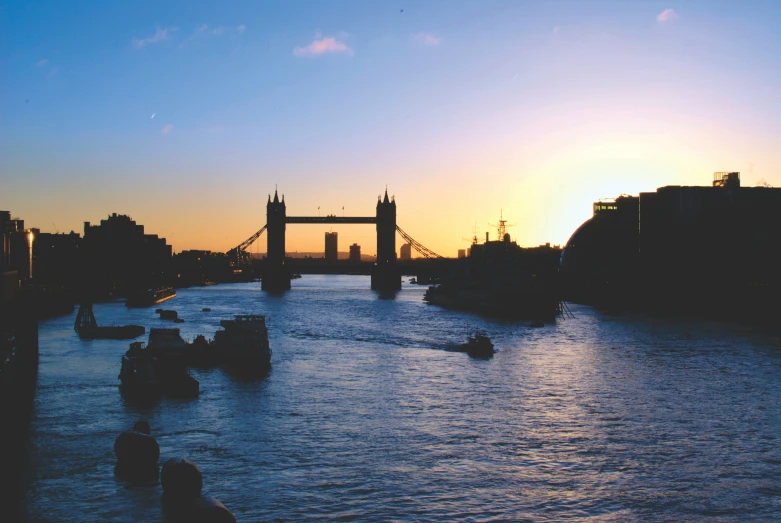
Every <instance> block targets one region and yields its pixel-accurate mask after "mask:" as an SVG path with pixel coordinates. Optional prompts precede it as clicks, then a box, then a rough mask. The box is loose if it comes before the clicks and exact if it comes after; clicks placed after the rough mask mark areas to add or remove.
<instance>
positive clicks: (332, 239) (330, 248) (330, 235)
mask: <svg viewBox="0 0 781 523" xmlns="http://www.w3.org/2000/svg"><path fill="white" fill-rule="evenodd" d="M325 259H326V260H328V261H336V260H338V259H339V251H338V240H337V233H335V232H327V233H325Z"/></svg>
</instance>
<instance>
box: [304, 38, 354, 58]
mask: <svg viewBox="0 0 781 523" xmlns="http://www.w3.org/2000/svg"><path fill="white" fill-rule="evenodd" d="M344 37H345V35H343V34H340V36H339V37H336V38H334V37H331V36H329V37H325V38H321V39H320V40H314V41H313V42H312V43H311V44H309V45H307V46H306V47H299V46H296V47H295V48H293V54H294V55H295V56H319V55H321V54H326V53H346V54H348V55H350V56H352V55H353V50H352V49H350V48H349V47H348V46H347V44H346V43H344V42H342V41H340V40H339V39H340V38H341V39H344Z"/></svg>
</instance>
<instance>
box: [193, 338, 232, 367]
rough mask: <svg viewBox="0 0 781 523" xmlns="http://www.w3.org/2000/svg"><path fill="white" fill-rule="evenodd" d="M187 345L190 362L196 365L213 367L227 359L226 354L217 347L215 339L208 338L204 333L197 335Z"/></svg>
mask: <svg viewBox="0 0 781 523" xmlns="http://www.w3.org/2000/svg"><path fill="white" fill-rule="evenodd" d="M187 346H188V349H187V355H188V362H189V363H190V365H192V366H194V367H201V368H203V367H213V366H215V365H219V364H221V363H222V362H223V361H224V360H225V354H224V353H223V352H222V351H219V350H218V349H217V346H216V345H215V343H214V341H212V340H207V339H206V336H204V335H203V334H199V335H197V336H196V337H195V339H194V340H193V341H192V342H191V343H188V344H187Z"/></svg>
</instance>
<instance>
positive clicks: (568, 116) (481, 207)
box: [0, 0, 781, 256]
mask: <svg viewBox="0 0 781 523" xmlns="http://www.w3.org/2000/svg"><path fill="white" fill-rule="evenodd" d="M780 93H781V1H767V2H759V1H755V2H752V1H746V2H736V1H732V2H720V1H715V0H711V1H701V2H694V1H688V2H686V1H673V2H669V1H666V0H665V1H663V2H656V1H650V0H649V1H610V2H608V1H546V2H543V1H521V0H513V1H500V2H492V1H477V0H475V1H470V2H460V1H454V0H444V1H440V2H422V1H396V0H394V1H388V2H370V1H349V2H348V1H342V2H337V1H327V2H320V1H318V2H297V1H296V2H281V1H280V2H257V1H247V2H215V3H213V4H207V3H205V2H190V1H182V2H156V1H155V2H153V1H144V2H125V3H119V2H105V1H91V2H86V1H85V2H64V1H51V2H27V1H11V2H5V3H4V4H3V6H2V7H0V209H2V210H8V211H11V213H12V214H13V215H14V216H15V217H19V218H23V219H24V220H25V223H26V226H27V227H37V228H40V229H41V230H43V231H45V232H54V231H55V230H59V231H60V232H68V231H70V230H75V231H77V232H83V222H84V221H90V222H93V223H94V222H98V221H99V220H101V219H105V218H106V216H107V215H108V214H110V213H112V212H117V213H121V214H128V215H130V216H131V217H132V218H133V219H135V220H136V221H137V222H138V223H141V224H143V225H144V226H145V227H146V231H147V232H149V233H154V234H158V235H160V236H162V237H165V238H167V240H168V242H169V243H170V244H172V245H173V248H174V250H175V251H176V252H178V251H181V250H185V249H211V250H218V251H223V250H226V249H229V248H231V247H233V246H235V245H236V244H238V243H240V242H241V241H243V240H244V239H246V238H247V237H249V236H250V235H251V234H252V233H254V232H255V231H256V230H258V229H259V228H260V227H261V226H262V225H263V224H264V223H265V220H266V216H265V212H266V210H265V204H266V200H267V198H268V195H269V193H272V194H273V192H274V187H275V185H276V186H278V188H279V192H280V194H282V193H284V195H285V200H286V202H287V204H288V206H287V211H288V215H291V216H312V215H314V216H316V215H317V214H318V207H320V211H319V212H320V213H321V214H329V213H330V214H339V215H341V214H342V207H344V214H345V215H347V216H350V215H352V216H372V215H373V214H374V208H375V205H376V202H377V200H376V198H377V196H378V195H379V194H381V193H382V192H383V191H384V190H385V187H386V185H387V187H388V192H389V193H390V194H394V195H395V197H396V202H397V205H398V224H399V225H400V226H401V227H402V228H403V229H404V230H406V231H407V232H408V233H410V234H411V235H412V236H413V237H414V238H415V239H416V240H418V241H420V242H421V243H423V244H424V245H426V246H427V247H429V248H431V249H433V250H434V251H437V252H439V253H440V254H443V255H448V256H455V254H456V250H457V249H459V248H465V247H466V246H468V241H466V240H464V239H465V238H469V237H470V236H472V234H473V229H476V231H477V234H478V236H480V237H481V238H483V237H484V236H485V231H491V237H492V239H493V238H494V236H495V229H494V228H492V227H490V226H489V223H490V224H494V223H496V221H497V220H498V219H499V213H500V210H501V212H503V214H504V217H505V218H506V219H507V220H509V221H510V223H511V224H514V226H513V227H511V228H510V229H509V232H510V233H511V235H512V236H513V238H514V239H516V240H517V241H518V242H519V243H520V244H521V245H524V246H531V245H538V244H541V243H545V242H551V243H560V244H563V243H564V242H566V240H567V238H568V237H569V235H570V234H571V233H572V232H573V231H574V230H575V229H576V228H577V227H578V225H580V223H581V222H582V221H583V220H585V219H587V218H588V217H589V216H590V215H591V203H592V202H593V201H594V200H597V199H599V198H603V197H613V196H618V195H620V194H622V193H630V194H636V193H638V192H639V191H649V190H654V189H655V188H656V187H659V186H662V185H705V184H709V183H710V181H711V179H712V174H713V172H714V171H726V170H738V171H741V172H742V180H743V184H744V185H756V184H757V183H760V182H764V183H769V184H771V185H774V186H781V94H780ZM326 230H328V229H327V228H326V227H323V226H321V225H289V226H288V233H287V246H288V250H289V251H296V250H298V251H322V249H323V233H324V232H325V231H326ZM333 230H335V231H337V232H339V242H340V245H339V250H340V251H346V250H347V246H348V244H350V243H353V242H357V243H359V244H361V245H362V251H363V253H365V254H373V253H374V252H375V248H376V243H375V241H376V240H375V233H374V230H373V227H372V226H351V227H336V226H335V227H334V228H333ZM397 241H398V243H397V250H398V245H400V243H401V240H400V239H398V240H397ZM250 250H251V251H252V252H256V251H260V252H264V251H265V237H262V238H261V240H260V242H259V244H258V246H257V247H255V246H253V248H252V249H250Z"/></svg>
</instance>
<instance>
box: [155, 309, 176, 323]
mask: <svg viewBox="0 0 781 523" xmlns="http://www.w3.org/2000/svg"><path fill="white" fill-rule="evenodd" d="M157 310H158V311H159V312H158V314H159V315H160V319H161V320H176V319H177V318H178V317H179V313H178V312H176V311H169V310H165V309H157Z"/></svg>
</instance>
